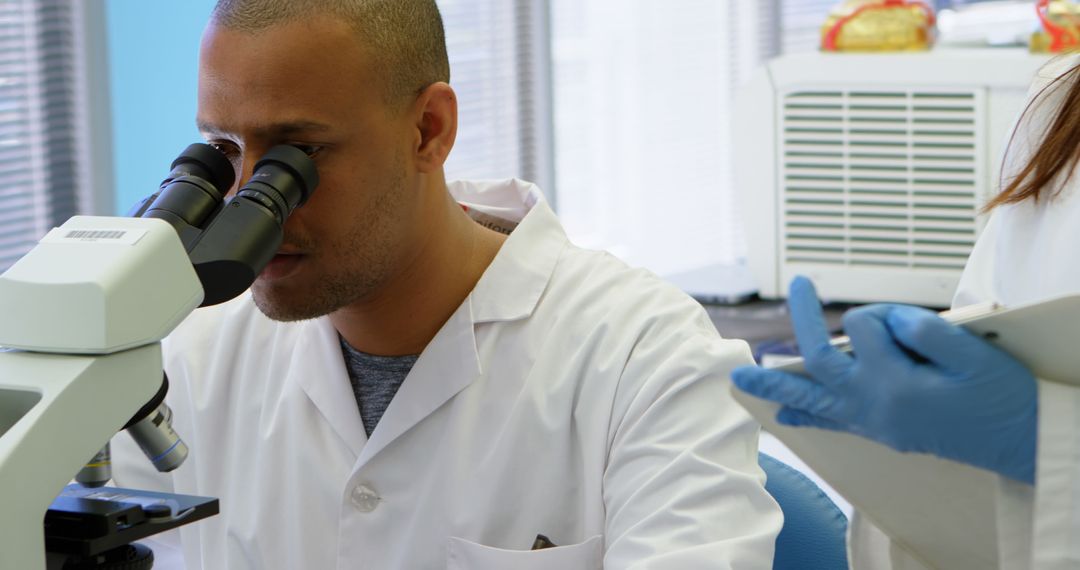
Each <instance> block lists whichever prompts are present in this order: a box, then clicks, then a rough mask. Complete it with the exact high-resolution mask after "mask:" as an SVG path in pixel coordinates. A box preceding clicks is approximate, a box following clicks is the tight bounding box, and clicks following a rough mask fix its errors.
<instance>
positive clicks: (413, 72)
mask: <svg viewBox="0 0 1080 570" xmlns="http://www.w3.org/2000/svg"><path fill="white" fill-rule="evenodd" d="M317 16H329V17H334V18H341V19H343V20H345V21H346V22H348V23H349V24H350V25H351V26H352V28H353V29H354V30H355V31H356V33H357V38H358V39H359V40H360V41H361V43H362V45H364V46H365V47H367V48H368V51H369V52H370V54H371V61H372V62H373V64H374V66H375V70H376V73H378V74H379V75H381V76H382V77H383V78H384V79H385V85H386V89H387V92H386V98H387V101H388V102H389V103H391V104H393V103H397V102H402V101H403V100H404V99H405V98H406V97H409V100H410V101H411V97H412V96H415V95H416V94H418V93H420V92H421V91H423V90H424V88H426V87H427V86H428V85H431V84H432V83H436V82H439V81H444V82H449V81H450V62H449V60H448V59H447V57H446V36H445V33H444V32H443V23H442V16H441V15H440V14H439V8H438V6H436V5H435V0H218V3H217V6H215V7H214V12H213V14H212V16H211V19H212V21H213V22H214V23H216V24H218V25H221V26H222V27H225V28H228V29H232V30H238V31H243V32H253V33H254V32H259V31H262V30H264V29H266V28H268V27H270V26H273V25H275V24H282V23H287V22H295V21H303V20H305V19H309V18H314V17H317Z"/></svg>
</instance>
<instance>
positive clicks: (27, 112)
mask: <svg viewBox="0 0 1080 570" xmlns="http://www.w3.org/2000/svg"><path fill="white" fill-rule="evenodd" d="M76 1H77V0H7V1H5V2H0V270H3V269H6V268H7V267H9V266H10V265H11V264H12V263H14V262H15V261H16V260H17V259H18V258H19V257H21V256H22V255H23V254H24V253H25V252H26V251H28V250H29V249H30V248H31V247H33V245H34V244H35V243H36V242H37V240H38V238H40V237H41V236H42V235H43V234H44V233H45V232H46V231H48V230H49V229H50V228H52V227H53V226H55V225H59V224H60V223H62V222H63V221H64V220H66V219H67V218H69V217H70V216H72V215H74V214H76V213H78V212H79V211H80V209H81V206H82V204H83V203H84V202H85V200H86V193H87V192H88V189H87V188H84V187H82V186H81V185H80V184H81V182H80V180H81V178H82V176H80V173H82V172H85V170H84V169H83V166H82V165H81V164H80V158H79V154H80V149H81V148H82V147H83V146H84V140H85V129H84V127H83V125H84V121H83V119H84V115H83V113H81V111H80V110H79V107H80V104H81V101H82V100H84V97H83V95H84V94H83V93H82V92H81V91H80V88H79V86H78V84H79V77H80V76H79V74H78V72H77V71H76V68H77V67H78V66H79V63H78V55H77V54H78V52H79V46H78V43H79V41H80V38H82V37H83V31H82V29H81V27H80V21H79V14H80V12H79V10H78V7H77V6H76V5H75V2H76Z"/></svg>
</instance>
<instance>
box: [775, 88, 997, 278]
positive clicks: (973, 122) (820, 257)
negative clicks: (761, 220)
mask: <svg viewBox="0 0 1080 570" xmlns="http://www.w3.org/2000/svg"><path fill="white" fill-rule="evenodd" d="M979 95H980V94H979V93H977V92H974V91H960V92H919V91H908V92H904V91H888V92H885V91H869V90H867V91H801V92H793V93H788V94H787V95H786V96H785V97H784V100H783V109H782V113H783V115H782V117H783V120H782V123H781V129H782V137H783V141H784V142H783V149H782V152H783V208H784V209H783V213H784V220H783V236H784V248H783V249H784V256H785V259H786V261H788V262H804V263H825V264H840V265H866V266H889V267H907V268H936V269H958V270H959V269H963V267H964V263H965V261H966V260H967V257H968V255H969V254H970V253H971V248H972V246H973V245H974V243H975V213H976V211H975V203H976V196H979V195H982V188H981V185H982V183H983V182H982V181H983V180H984V178H983V177H982V176H981V173H980V171H981V168H982V167H981V164H980V161H978V160H977V158H976V157H978V156H980V155H981V154H980V153H981V152H982V141H981V138H982V137H980V136H979V133H980V132H981V129H982V126H981V125H979V124H977V118H978V117H980V116H981V115H980V104H981V97H980V96H979Z"/></svg>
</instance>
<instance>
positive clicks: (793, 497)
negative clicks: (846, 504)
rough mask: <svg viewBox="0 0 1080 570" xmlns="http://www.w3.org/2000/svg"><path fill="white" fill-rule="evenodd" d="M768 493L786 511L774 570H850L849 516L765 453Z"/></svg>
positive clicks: (803, 477) (762, 460)
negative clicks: (848, 559)
mask: <svg viewBox="0 0 1080 570" xmlns="http://www.w3.org/2000/svg"><path fill="white" fill-rule="evenodd" d="M758 463H759V464H760V465H761V468H762V469H763V470H765V475H766V476H767V477H768V479H767V481H766V483H765V490H767V491H768V492H769V494H771V495H772V496H773V498H774V499H776V502H777V503H780V509H781V510H782V511H784V528H783V529H781V530H780V536H778V537H776V558H775V559H774V560H773V570H847V567H848V562H847V548H846V546H845V540H846V537H845V535H846V534H847V524H848V520H847V517H846V516H844V513H843V512H842V511H841V510H840V509H839V508H837V506H836V504H835V503H833V502H832V499H830V498H829V497H828V495H826V494H825V493H824V492H823V491H822V490H821V489H820V488H819V487H818V486H817V485H816V484H814V482H813V481H811V480H810V479H808V478H807V477H806V475H803V474H802V473H800V472H799V471H798V470H796V469H794V468H792V467H791V466H789V465H787V464H786V463H783V462H781V461H778V460H776V459H774V458H773V457H770V456H768V455H765V454H764V453H758Z"/></svg>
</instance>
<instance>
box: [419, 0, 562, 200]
mask: <svg viewBox="0 0 1080 570" xmlns="http://www.w3.org/2000/svg"><path fill="white" fill-rule="evenodd" d="M438 5H439V9H440V10H441V12H442V17H443V25H444V27H445V29H446V43H447V51H448V53H449V57H450V83H451V85H452V86H453V87H454V90H455V92H456V93H457V95H458V115H459V121H458V123H459V124H458V135H457V141H456V143H455V145H454V150H453V151H452V152H451V153H450V157H449V159H448V161H447V165H446V175H447V178H448V179H451V180H452V179H458V178H460V179H490V178H507V177H518V178H524V179H527V180H530V181H533V182H536V183H538V184H540V186H541V187H542V188H543V189H544V190H545V193H546V194H547V195H548V197H549V199H550V198H552V197H553V195H554V188H553V187H552V186H551V174H550V172H551V134H550V133H551V127H550V124H551V121H550V118H549V115H550V110H549V100H550V96H549V91H548V90H549V85H550V80H549V76H550V71H549V70H550V62H549V58H548V55H547V54H548V51H549V50H548V25H547V2H545V1H538V0H513V1H508V0H439V1H438Z"/></svg>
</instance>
